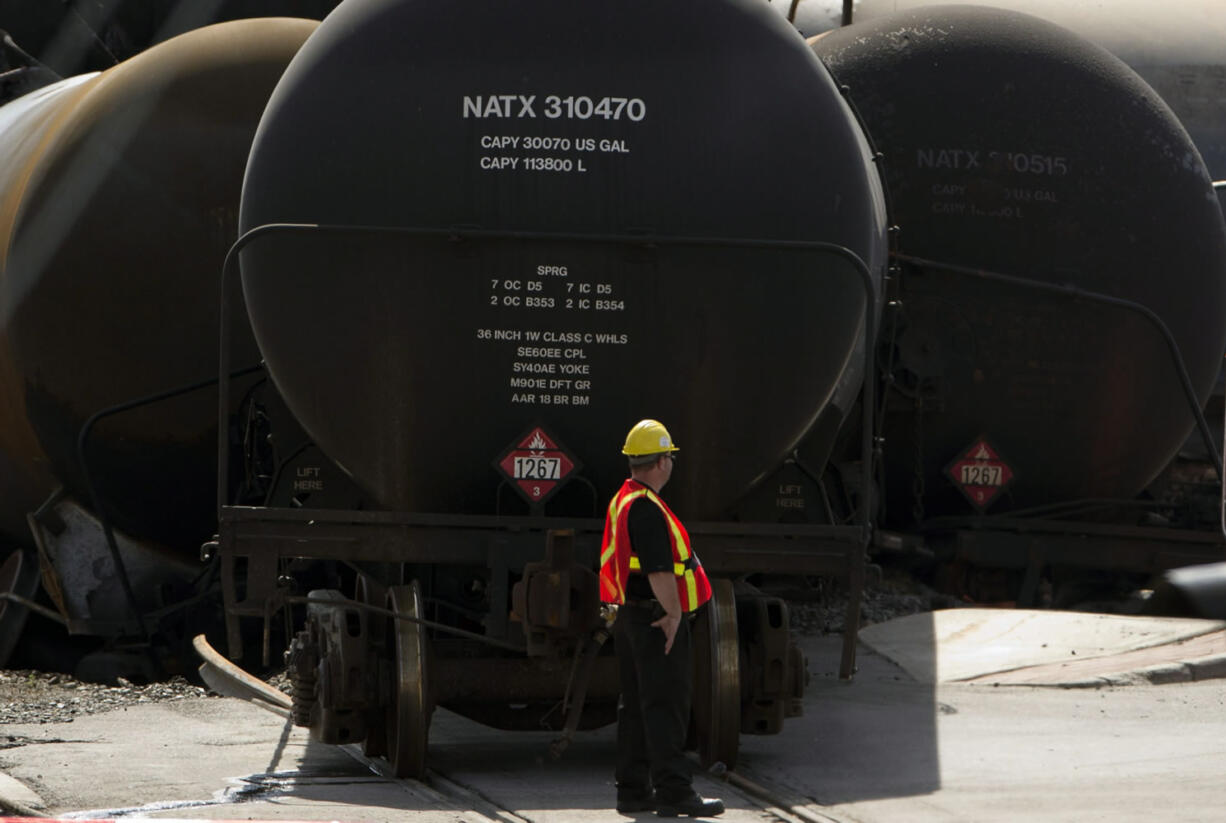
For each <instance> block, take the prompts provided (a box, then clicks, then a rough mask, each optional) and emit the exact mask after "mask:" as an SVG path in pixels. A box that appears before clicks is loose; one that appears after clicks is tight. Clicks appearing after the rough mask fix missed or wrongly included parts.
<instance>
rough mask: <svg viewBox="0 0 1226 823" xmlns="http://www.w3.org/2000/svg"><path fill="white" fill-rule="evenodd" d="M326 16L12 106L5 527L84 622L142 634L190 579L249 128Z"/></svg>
mask: <svg viewBox="0 0 1226 823" xmlns="http://www.w3.org/2000/svg"><path fill="white" fill-rule="evenodd" d="M314 26H315V23H314V22H312V21H305V20H289V19H280V20H273V19H268V20H258V21H244V22H241V23H230V24H223V25H220V26H217V27H209V28H204V29H199V30H196V31H193V32H191V33H189V34H186V35H183V36H182V37H180V38H176V39H175V40H172V41H169V42H167V43H164V44H162V45H159V46H157V47H155V48H152V49H149V50H148V51H145V52H143V53H141V54H140V55H138V56H136V57H134V58H132V59H131V60H128V61H126V62H124V63H122V64H120V65H117V66H115V67H114V68H111V69H108V70H107V71H104V72H100V73H94V74H87V75H81V76H78V77H73V78H70V79H67V80H63V81H60V82H58V83H55V84H53V85H50V86H47V87H45V88H42V89H39V90H37V91H34V92H31V93H30V94H28V95H25V96H22V97H20V98H18V99H16V100H14V101H12V102H10V103H8V104H7V105H5V106H3V107H0V145H3V146H4V149H3V152H4V162H3V164H0V498H3V500H4V505H3V507H2V508H0V533H2V534H3V538H4V541H5V549H6V550H8V549H12V548H20V549H25V550H32V549H34V548H35V543H37V544H38V545H37V548H38V549H39V552H40V554H41V556H42V558H43V561H44V572H45V575H46V578H45V585H44V588H45V589H46V590H47V591H48V592H51V593H53V597H54V599H55V600H56V606H57V607H58V608H59V609H60V611H61V612H63V613H64V616H65V618H66V619H67V620H68V621H69V625H70V626H72V627H73V628H74V629H75V630H77V631H80V632H84V633H88V634H101V635H104V636H105V635H109V634H112V633H114V632H115V631H116V630H126V631H134V632H136V633H137V634H140V633H142V631H143V629H144V627H142V626H140V625H139V622H138V621H137V620H136V616H135V615H134V614H133V611H137V612H143V611H148V610H152V609H157V608H162V607H165V606H168V605H173V604H174V603H175V602H177V601H178V600H179V599H180V598H182V597H184V596H185V592H184V589H183V588H182V587H183V586H184V585H185V584H186V583H188V582H190V581H191V579H192V578H194V577H196V576H197V574H198V571H199V570H198V569H197V568H196V566H197V561H196V558H195V556H194V555H195V552H191V553H186V552H185V551H184V548H183V547H184V546H191V545H192V544H193V543H196V544H198V543H200V542H203V540H206V539H207V538H208V536H209V535H210V534H212V533H213V531H214V529H215V526H214V525H213V521H214V519H215V513H214V505H212V500H213V494H214V489H215V488H216V484H215V474H214V472H215V467H216V437H217V435H216V425H217V414H216V408H215V400H212V401H211V400H210V399H209V398H210V397H211V398H215V397H216V390H215V387H210V388H206V389H205V390H203V391H200V390H199V388H200V387H199V386H197V390H196V391H192V390H191V389H192V387H193V386H196V385H197V384H201V383H205V384H211V383H215V382H216V374H217V363H216V359H217V358H216V351H217V343H216V338H217V331H216V328H217V313H218V287H217V281H218V278H217V272H218V270H219V268H220V266H221V264H222V261H223V260H224V258H225V253H226V250H227V248H228V247H229V245H230V244H231V243H232V242H233V238H234V235H235V226H236V224H237V219H238V204H239V193H240V189H241V186H242V178H243V171H244V168H245V166H246V158H247V153H248V150H249V149H250V145H251V139H252V135H253V134H254V132H255V128H256V124H257V123H258V121H259V117H260V114H261V112H262V111H263V108H264V104H265V103H266V102H267V100H268V95H269V94H270V93H271V91H272V87H273V85H274V83H275V82H276V80H277V78H278V77H280V75H281V72H282V71H283V70H284V68H285V66H286V64H287V63H288V62H289V59H290V57H292V56H293V54H294V53H295V52H296V51H297V49H298V47H299V46H300V45H301V44H302V42H303V41H304V40H305V39H306V36H307V34H308V33H309V32H310V31H311V30H312V29H313V28H314ZM242 351H243V352H244V353H243V355H242V357H243V359H244V365H250V364H251V363H252V362H254V361H255V359H256V354H255V351H254V347H253V346H252V345H250V343H249V342H248V343H247V344H246V346H245V347H244V348H243V349H242ZM160 395H166V396H165V397H161V398H160V399H159V396H160ZM142 400H149V401H150V402H144V403H141V404H139V405H133V403H134V401H142ZM127 406H131V407H130V408H125V407H127ZM87 424H91V425H89V426H87ZM36 512H37V514H33V513H36ZM32 514H33V516H31V517H29V518H28V515H32ZM103 526H105V527H106V529H107V530H108V531H112V532H113V535H112V536H113V540H112V547H110V548H108V545H107V540H104V539H103ZM121 583H122V585H121ZM187 591H188V592H190V589H187Z"/></svg>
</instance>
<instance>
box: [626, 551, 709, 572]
mask: <svg viewBox="0 0 1226 823" xmlns="http://www.w3.org/2000/svg"><path fill="white" fill-rule="evenodd" d="M642 568H643V567H642V566H641V565H640V564H639V558H638V555H637V554H632V555H630V573H631V574H642V573H643V572H642ZM696 568H698V559H697V558H695V557H694V555H692V554H691V555H690V556H689V557H687V558H686V559H685V560H684V561H683V562H681V563H674V564H673V574H674V575H676V576H677V577H681V576H682V575H684V574H685V573H686V572H687V571H691V572H692V571H693V570H694V569H696Z"/></svg>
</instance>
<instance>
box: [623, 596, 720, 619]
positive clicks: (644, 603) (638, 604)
mask: <svg viewBox="0 0 1226 823" xmlns="http://www.w3.org/2000/svg"><path fill="white" fill-rule="evenodd" d="M703 605H704V606H705V605H706V604H705V603H704V604H703ZM622 606H629V607H631V608H634V609H655V608H660V609H663V608H664V607H663V606H661V605H660V601H659V600H656V599H655V598H654V597H653V598H652V599H650V600H635V599H633V598H626V602H625V603H622ZM701 609H702V606H699V607H698V608H697V609H694V611H692V612H682V614H681V616H682V617H684V618H686V619H688V620H693V619H694V617H695V615H697V614H698V612H699V611H700V610H701Z"/></svg>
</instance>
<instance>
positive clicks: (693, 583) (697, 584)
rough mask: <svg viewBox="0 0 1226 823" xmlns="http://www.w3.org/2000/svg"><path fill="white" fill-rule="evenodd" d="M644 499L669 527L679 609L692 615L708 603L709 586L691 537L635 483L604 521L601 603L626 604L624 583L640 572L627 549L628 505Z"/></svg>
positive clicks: (648, 491) (628, 485)
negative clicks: (654, 506) (649, 502)
mask: <svg viewBox="0 0 1226 823" xmlns="http://www.w3.org/2000/svg"><path fill="white" fill-rule="evenodd" d="M641 497H645V498H647V499H648V500H650V501H651V502H652V503H655V504H656V505H657V506H659V507H660V511H661V512H663V513H664V521H665V522H666V523H667V524H668V535H669V543H670V544H671V545H672V549H673V574H675V575H676V578H677V596H678V597H679V598H680V600H681V608H682V610H684V611H687V612H692V611H694V609H697V608H698V607H699V606H701V605H702V604H703V603H706V602H707V601H708V600H710V599H711V583H710V581H708V580H707V573H706V571H704V570H703V568H702V563H700V562H698V557H697V556H695V554H694V552H693V551H692V550H691V549H690V535H689V532H687V531H686V530H685V526H683V525H682V524H681V521H680V520H678V519H677V515H675V514H673V512H672V509H670V508H669V507H668V505H667V504H665V502H664V501H663V500H661V499H660V496H659V495H657V494H656V493H655V492H653V491H652V490H651V489H650V488H648V487H647V486H644V485H643V484H642V483H639V482H638V481H637V480H626V482H625V483H623V484H622V487H621V489H620V490H619V491H618V492H617V494H615V495H614V496H613V499H612V500H611V501H609V511H608V514H607V515H606V517H605V521H604V541H603V542H602V543H601V552H600V599H601V600H602V601H603V602H605V603H617V604H619V605H620V604H622V603H625V602H626V581H627V579H628V578H629V577H630V574H631V573H632V572H636V571H638V570H639V559H638V557H636V556H635V555H634V553H633V551H632V550H631V547H630V528H629V519H630V505H631V504H632V503H634V502H635V501H636V500H638V499H639V498H641Z"/></svg>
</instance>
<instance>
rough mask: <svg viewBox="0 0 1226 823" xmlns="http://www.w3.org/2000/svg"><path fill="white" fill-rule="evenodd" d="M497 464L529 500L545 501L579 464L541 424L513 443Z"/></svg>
mask: <svg viewBox="0 0 1226 823" xmlns="http://www.w3.org/2000/svg"><path fill="white" fill-rule="evenodd" d="M496 465H497V466H498V470H499V471H501V472H502V473H503V475H504V476H506V478H507V479H508V480H510V481H511V482H512V483H514V484H515V485H516V486H517V487H518V488H519V491H520V493H521V494H522V495H523V496H524V497H525V498H527V500H528V502H529V503H544V502H545V501H546V500H548V499H549V498H550V497H551V496H552V495H553V493H554V492H556V491H557V490H558V489H559V488H561V487H562V485H563V482H564V481H565V480H566V478H567V477H569V476H570V475H571V473H572V472H574V471H575V470H576V469H577V468H578V467H579V466H578V463H577V462H576V461H575V459H574V458H572V457H571V456H570V455H569V454H567V452H566V450H565V449H564V448H563V447H562V446H561V445H560V444H558V443H556V442H554V440H553V439H552V438H550V436H549V435H548V434H546V433H545V430H544V429H542V428H541V427H540V426H537V427H535V428H533V429H532V431H530V432H528V434H526V435H525V436H524V437H523V438H522V439H521V440H520V441H519V442H518V443H517V444H516V445H514V446H512V447H511V450H510V451H508V452H507V453H506V454H504V455H503V456H502V457H500V458H499V459H498V463H497V464H496Z"/></svg>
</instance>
